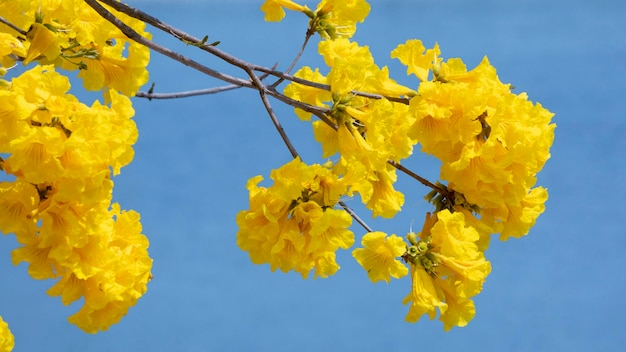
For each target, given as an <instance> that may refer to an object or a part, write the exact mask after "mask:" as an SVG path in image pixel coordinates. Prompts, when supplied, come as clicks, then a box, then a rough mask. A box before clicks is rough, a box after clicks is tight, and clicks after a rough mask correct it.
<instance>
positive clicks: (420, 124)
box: [392, 40, 555, 239]
mask: <svg viewBox="0 0 626 352" xmlns="http://www.w3.org/2000/svg"><path fill="white" fill-rule="evenodd" d="M423 49H424V47H423V45H422V43H421V42H420V41H416V40H414V41H409V42H407V43H406V44H404V45H400V46H399V47H398V48H397V49H396V50H394V51H393V52H392V55H393V56H394V57H397V58H399V59H400V60H401V62H403V63H404V64H406V65H407V66H408V71H409V72H410V73H415V74H416V75H417V76H418V77H419V79H420V80H421V81H422V82H421V83H420V85H419V88H418V94H417V95H416V96H415V97H413V98H412V99H411V103H410V106H409V114H411V115H412V116H413V117H414V118H415V122H414V123H413V126H412V127H411V129H410V131H409V133H410V134H411V136H413V137H414V138H415V139H417V140H418V141H419V143H420V144H421V145H422V151H424V152H426V153H429V154H432V155H434V156H435V157H437V158H438V159H439V160H441V162H442V167H441V178H442V179H444V180H447V181H448V188H449V189H450V190H453V191H455V192H458V193H460V194H462V195H463V197H464V198H465V200H466V201H467V202H468V203H470V204H473V205H475V206H477V207H478V208H479V209H480V215H481V222H482V223H483V224H485V225H487V226H488V227H489V232H490V233H500V234H501V236H500V237H501V239H507V238H509V237H510V236H513V237H520V236H523V235H525V234H526V233H528V230H529V229H530V227H532V226H533V225H534V223H535V220H536V218H537V217H538V216H539V214H541V213H542V212H543V209H544V203H545V201H546V200H547V198H548V193H547V191H546V189H544V188H543V187H535V188H533V187H534V186H535V183H536V181H537V178H536V174H537V172H539V171H540V170H541V168H543V165H544V164H545V162H546V161H547V160H548V158H549V157H550V146H551V145H552V142H553V139H554V128H555V125H554V124H550V120H551V119H552V116H553V115H554V114H553V113H551V112H549V111H548V110H546V109H544V108H543V107H542V106H541V105H540V104H536V105H533V103H532V102H530V101H528V100H527V96H526V94H525V93H521V94H514V93H512V92H511V86H510V85H509V84H503V83H502V82H500V80H499V79H498V76H497V75H496V70H495V68H494V67H493V66H491V64H490V63H489V61H488V60H487V58H484V59H483V61H482V62H481V63H480V64H479V65H478V66H477V67H476V68H474V69H473V70H470V71H468V70H467V69H466V67H465V65H464V64H463V62H462V61H461V60H460V59H456V58H455V59H450V60H448V61H447V62H444V63H441V59H438V58H437V55H438V54H439V49H438V47H435V48H434V49H429V50H427V51H426V52H425V53H423ZM429 69H432V70H433V76H434V78H433V80H430V81H427V80H425V79H424V78H425V77H427V75H428V70H429ZM418 72H421V73H419V74H418Z"/></svg>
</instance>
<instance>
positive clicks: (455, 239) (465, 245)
mask: <svg viewBox="0 0 626 352" xmlns="http://www.w3.org/2000/svg"><path fill="white" fill-rule="evenodd" d="M407 237H408V239H409V241H410V242H411V246H410V247H409V248H408V249H407V252H406V253H405V254H404V255H403V258H404V259H405V260H406V261H407V262H408V263H409V265H410V266H411V277H412V289H411V292H410V293H409V294H408V295H407V296H406V298H405V299H404V301H403V303H404V304H407V303H410V304H411V306H410V308H409V312H408V314H407V316H406V320H407V321H409V322H416V321H417V320H419V318H420V317H421V316H422V315H423V314H425V313H428V315H429V316H430V318H431V319H433V318H434V317H435V316H436V310H435V308H439V311H440V317H439V319H440V320H441V321H442V322H443V323H444V329H445V330H449V329H450V328H452V327H453V326H465V325H466V324H467V323H468V322H469V321H470V320H471V319H472V318H473V317H474V314H475V308H474V303H473V302H472V301H471V299H470V298H471V297H472V296H474V295H476V294H478V293H479V292H480V291H481V290H482V284H483V282H484V280H485V278H486V277H487V275H489V273H490V271H491V265H490V264H489V262H488V261H486V260H485V257H484V254H483V253H482V252H481V251H480V250H479V248H478V246H477V245H476V242H477V241H479V240H480V235H479V234H478V232H477V231H476V230H475V229H474V228H472V227H470V226H467V224H466V222H465V217H464V215H463V214H462V213H460V212H455V213H450V211H448V210H447V209H445V210H443V211H440V212H438V213H437V214H436V215H434V216H430V214H428V215H427V217H426V221H425V223H424V228H423V229H422V231H421V232H420V234H419V235H415V234H413V233H411V234H409V235H408V236H407Z"/></svg>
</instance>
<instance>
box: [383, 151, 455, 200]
mask: <svg viewBox="0 0 626 352" xmlns="http://www.w3.org/2000/svg"><path fill="white" fill-rule="evenodd" d="M387 163H388V164H389V165H391V166H393V167H395V168H396V169H398V170H400V171H402V172H404V173H405V174H407V175H408V176H410V177H412V178H414V179H416V180H417V181H419V182H420V183H421V184H423V185H424V186H426V187H429V188H432V189H433V190H435V191H437V192H439V193H440V194H442V195H444V196H446V197H450V192H449V191H448V190H447V189H444V188H441V187H439V186H437V185H435V184H434V183H432V182H430V181H428V180H427V179H425V178H423V177H422V176H420V175H418V174H416V173H415V172H413V171H411V170H410V169H407V168H406V167H404V166H402V165H401V164H400V163H398V162H396V161H393V160H387Z"/></svg>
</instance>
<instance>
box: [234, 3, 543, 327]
mask: <svg viewBox="0 0 626 352" xmlns="http://www.w3.org/2000/svg"><path fill="white" fill-rule="evenodd" d="M330 3H331V2H325V1H323V2H322V3H321V4H320V5H319V6H318V8H317V10H316V11H315V12H312V11H310V10H308V8H306V7H302V6H301V5H297V4H295V3H293V2H291V1H280V0H274V1H271V0H268V1H266V3H265V4H264V7H263V10H264V11H265V13H266V15H270V17H271V18H273V20H280V19H281V18H282V16H284V13H282V15H280V16H279V15H277V14H278V13H279V11H282V9H283V8H287V9H290V10H294V11H301V12H304V13H305V14H307V15H308V16H309V17H310V18H312V20H311V24H310V28H313V29H315V28H317V27H315V26H314V25H313V23H314V22H315V21H314V18H315V16H317V15H318V14H319V13H323V12H324V11H327V10H328V9H331V10H333V11H336V14H335V15H336V16H337V17H336V19H335V21H337V23H339V22H340V20H339V18H340V17H341V16H345V17H343V19H344V20H345V21H351V20H352V21H354V19H355V17H352V16H349V15H346V14H341V11H339V10H338V9H339V5H338V3H339V2H337V4H335V5H334V7H333V6H326V5H328V4H330ZM346 3H349V4H350V5H346V6H354V7H355V8H359V9H361V10H363V9H365V6H364V5H362V4H361V2H359V1H349V2H346ZM367 9H368V10H369V7H367ZM354 13H360V14H363V15H364V16H365V15H367V12H358V11H355V12H354ZM272 14H273V15H272ZM333 16H334V15H333ZM266 18H267V17H266ZM359 18H360V17H359ZM363 18H364V17H363ZM359 21H362V19H359ZM351 23H356V22H351ZM327 34H328V33H327ZM352 34H353V32H350V34H349V35H345V36H333V35H322V38H324V39H332V40H322V41H320V43H319V45H318V52H319V53H320V55H322V57H323V58H324V62H325V64H326V66H327V67H328V73H327V74H324V73H323V72H320V69H318V68H315V69H313V68H311V67H303V68H302V69H300V70H299V71H298V72H296V73H295V76H296V77H298V78H301V79H304V80H307V81H311V82H315V83H319V84H324V85H327V86H329V87H330V89H329V90H325V89H320V88H316V87H312V86H311V85H305V84H301V83H293V82H292V83H290V84H289V85H287V87H286V88H285V90H284V93H285V95H287V96H288V97H290V98H292V99H294V100H297V101H300V102H302V103H305V104H308V105H311V106H315V107H320V108H322V109H324V110H326V111H327V113H326V116H325V118H323V119H322V121H314V122H313V130H314V136H315V139H316V140H317V141H318V142H320V144H321V145H322V151H323V155H322V157H324V158H328V157H333V156H337V157H338V160H337V161H336V163H335V164H334V167H333V172H334V173H335V174H336V175H343V176H344V178H343V179H342V180H344V181H346V185H347V188H346V189H345V192H344V193H341V195H346V196H350V195H352V194H353V193H358V194H359V195H360V197H361V200H362V201H363V203H364V204H366V206H367V207H368V208H369V209H371V210H372V213H373V216H383V217H388V218H391V217H393V216H395V215H396V213H397V212H398V211H400V209H401V207H402V205H403V202H404V195H403V194H402V193H401V192H399V191H397V190H395V189H394V182H395V181H396V169H395V167H400V166H399V162H400V160H403V159H405V158H408V157H409V156H411V155H412V153H413V147H414V146H415V145H417V144H420V145H421V149H422V151H423V152H425V153H427V154H431V155H433V156H435V157H436V158H438V159H439V160H440V161H441V163H442V166H441V172H440V177H441V179H442V180H445V181H447V185H444V184H442V183H439V182H437V183H436V184H432V183H430V184H429V186H430V187H431V188H433V191H432V192H431V193H430V194H429V195H427V196H426V199H427V200H429V201H430V202H431V203H433V205H434V206H435V213H434V215H432V216H431V215H430V214H429V215H428V216H427V218H426V221H425V224H424V227H423V229H422V231H421V232H420V233H419V234H415V233H412V232H411V233H409V234H408V235H407V236H406V241H405V240H404V239H403V238H401V237H399V236H396V235H390V236H387V235H386V234H385V233H384V232H380V231H374V232H369V233H367V234H365V235H364V236H363V238H362V240H361V244H362V246H363V247H362V248H357V249H355V250H354V251H353V257H354V258H355V259H356V260H357V262H358V263H359V264H360V265H361V266H362V267H363V268H364V269H365V270H366V271H367V274H368V276H369V278H370V280H371V281H373V282H378V281H385V282H389V281H390V279H391V278H401V277H403V276H406V275H407V274H408V273H409V271H410V274H411V278H412V289H411V292H410V293H409V295H408V296H407V297H406V298H405V299H404V303H405V304H410V308H409V312H408V314H407V316H406V320H407V321H409V322H416V321H417V320H418V319H419V318H420V317H421V316H422V315H423V314H428V315H429V316H430V318H431V319H433V318H434V317H435V316H436V315H437V310H439V313H440V316H439V319H440V320H441V321H442V322H443V324H444V328H445V330H449V329H450V328H452V327H453V326H465V325H466V324H467V323H468V322H469V321H470V320H471V319H472V318H473V317H474V314H475V308H474V303H473V301H472V297H473V296H475V295H476V294H478V293H479V292H480V291H481V290H482V285H483V282H484V280H485V279H486V277H487V276H488V275H489V273H490V271H491V265H490V263H489V262H488V261H487V260H486V259H485V255H484V251H485V250H486V249H487V246H488V244H489V238H490V236H489V235H491V234H500V238H501V239H503V240H504V239H507V238H509V237H511V236H513V237H520V236H523V235H525V234H526V233H528V231H529V229H530V228H531V227H532V226H533V225H534V224H535V221H536V219H537V217H538V216H539V215H540V214H541V213H542V212H543V210H544V203H545V202H546V200H547V190H546V189H544V188H543V187H537V186H535V184H536V180H537V179H536V175H537V173H538V172H539V171H540V170H541V169H542V167H543V165H544V164H545V162H546V161H547V159H548V158H549V157H550V146H551V145H552V142H553V138H554V128H555V125H554V124H551V119H552V116H553V114H552V113H551V112H549V111H548V110H546V109H544V108H543V107H542V106H541V105H540V104H533V103H532V102H530V101H528V98H527V96H526V94H525V93H521V94H514V93H513V92H512V91H511V90H512V87H511V86H510V85H509V84H503V83H502V82H500V80H499V79H498V76H497V75H496V70H495V68H494V67H493V66H491V64H490V63H489V61H488V60H487V58H485V59H484V60H483V61H482V62H481V63H480V64H479V65H478V66H477V67H476V68H474V69H472V70H468V69H467V68H466V66H465V64H464V63H463V62H462V61H461V59H458V58H453V59H449V60H447V61H445V62H444V60H443V59H442V58H441V57H440V55H441V52H440V49H439V46H438V45H435V46H434V47H433V48H430V49H427V48H426V47H425V46H424V45H423V44H422V42H421V41H419V40H409V41H407V42H406V43H404V44H401V45H399V46H397V47H396V48H395V49H394V50H393V51H392V52H391V56H392V58H397V59H399V60H400V61H401V62H402V63H403V64H404V65H406V66H407V74H409V75H410V74H413V75H415V76H416V77H417V78H418V79H419V85H418V86H417V90H413V89H411V88H408V87H405V86H402V85H400V84H397V83H396V82H395V81H394V80H392V79H391V78H390V77H389V71H388V69H387V67H383V68H379V67H378V66H377V65H376V64H375V63H374V59H373V57H372V55H371V53H370V51H369V48H368V47H363V46H359V45H358V44H357V43H355V42H352V41H350V40H349V38H350V37H351V36H352ZM295 113H296V115H297V116H298V117H299V118H300V119H301V120H304V121H309V120H310V119H311V116H312V115H311V113H310V112H306V111H304V110H302V109H298V108H296V109H295ZM404 170H405V169H403V171H404ZM407 173H409V172H407ZM292 176H293V175H292ZM411 176H413V177H415V178H417V179H419V180H420V182H422V183H424V184H428V182H427V181H426V182H425V181H424V180H422V179H420V177H419V176H417V175H411ZM282 182H285V183H287V182H289V181H287V180H284V181H282ZM254 192H258V191H256V189H254ZM254 192H253V190H252V189H251V194H252V193H254ZM251 199H252V196H251ZM259 201H261V200H259ZM268 204H271V203H265V204H256V205H255V208H256V209H259V210H258V213H260V212H262V211H263V214H268V212H267V208H266V207H267V206H268ZM261 209H262V210H261ZM264 219H265V218H264ZM264 221H266V220H264ZM240 226H241V224H240ZM257 229H258V236H265V235H260V234H261V233H263V232H264V231H265V230H263V229H261V228H257ZM274 231H276V230H274ZM300 240H301V241H303V239H300ZM291 241H297V239H292V240H291ZM252 247H253V245H250V248H252ZM254 248H256V249H257V250H258V251H261V253H269V252H271V250H270V248H262V246H261V245H260V244H259V245H258V246H257V247H254ZM265 255H267V254H265ZM258 256H259V257H260V256H261V254H259V255H258ZM253 261H254V262H255V263H257V262H261V261H255V260H254V259H253ZM407 265H408V268H407Z"/></svg>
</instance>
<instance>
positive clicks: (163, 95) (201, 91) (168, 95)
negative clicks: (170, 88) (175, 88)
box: [135, 84, 241, 100]
mask: <svg viewBox="0 0 626 352" xmlns="http://www.w3.org/2000/svg"><path fill="white" fill-rule="evenodd" d="M237 88H241V86H237V85H234V84H229V85H227V86H221V87H214V88H205V89H197V90H189V91H185V92H175V93H150V92H137V94H135V96H136V97H138V98H148V99H150V100H151V99H179V98H187V97H195V96H197V95H208V94H217V93H221V92H226V91H229V90H233V89H237Z"/></svg>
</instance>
